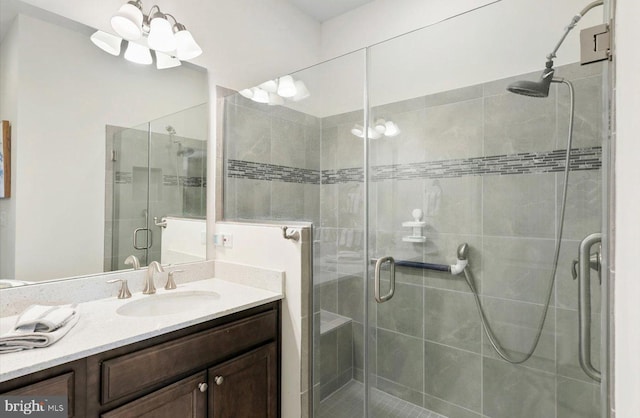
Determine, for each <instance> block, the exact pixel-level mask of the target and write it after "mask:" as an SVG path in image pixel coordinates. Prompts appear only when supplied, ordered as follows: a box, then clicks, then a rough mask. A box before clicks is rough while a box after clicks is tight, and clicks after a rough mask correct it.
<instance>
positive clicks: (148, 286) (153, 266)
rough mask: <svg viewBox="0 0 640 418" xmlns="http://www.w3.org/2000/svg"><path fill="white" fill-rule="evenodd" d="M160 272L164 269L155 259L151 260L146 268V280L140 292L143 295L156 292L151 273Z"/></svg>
mask: <svg viewBox="0 0 640 418" xmlns="http://www.w3.org/2000/svg"><path fill="white" fill-rule="evenodd" d="M156 271H157V272H158V273H162V272H163V271H164V269H163V268H162V266H161V265H160V263H158V262H157V261H152V262H151V263H149V267H148V269H147V280H146V281H145V282H144V290H143V291H142V293H144V294H145V295H153V294H154V293H156V286H155V284H154V283H153V273H154V272H156Z"/></svg>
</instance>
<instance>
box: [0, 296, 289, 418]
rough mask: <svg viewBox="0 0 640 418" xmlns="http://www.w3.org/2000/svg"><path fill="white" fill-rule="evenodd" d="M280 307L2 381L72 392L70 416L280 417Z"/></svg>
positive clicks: (8, 389) (17, 390)
mask: <svg viewBox="0 0 640 418" xmlns="http://www.w3.org/2000/svg"><path fill="white" fill-rule="evenodd" d="M280 329H281V327H280V302H272V303H268V304H265V305H262V306H258V307H255V308H251V309H248V310H246V311H242V312H238V313H236V314H231V315H227V316H225V317H222V318H219V319H216V320H213V321H209V322H206V323H202V324H198V325H194V326H192V327H189V328H185V329H181V330H178V331H174V332H171V333H169V334H164V335H160V336H158V337H154V338H151V339H149V340H145V341H140V342H138V343H134V344H131V345H128V346H124V347H119V348H116V349H113V350H109V351H106V352H103V353H99V354H95V355H92V356H90V357H87V358H84V359H80V360H76V361H74V362H72V363H67V364H65V365H61V366H56V367H54V368H51V369H48V370H43V371H41V372H37V373H33V374H31V375H27V376H23V377H20V378H17V379H13V380H10V381H7V382H1V383H0V394H3V395H24V396H43V395H44V396H47V395H48V396H53V395H59V396H64V395H66V396H67V397H68V399H69V417H77V418H80V417H90V418H98V417H100V418H124V417H127V418H128V417H145V418H165V417H167V418H176V417H180V418H204V417H213V418H223V417H224V418H235V417H238V418H251V417H256V418H262V417H264V418H277V417H278V416H279V414H280V406H279V403H280V383H279V369H280V332H281V331H280Z"/></svg>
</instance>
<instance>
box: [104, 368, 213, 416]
mask: <svg viewBox="0 0 640 418" xmlns="http://www.w3.org/2000/svg"><path fill="white" fill-rule="evenodd" d="M206 384H207V383H206V374H205V373H204V372H202V373H198V374H197V375H194V376H191V377H188V378H186V379H184V380H181V381H179V382H176V383H174V384H172V385H169V386H167V387H165V388H162V389H160V390H158V391H155V392H153V393H151V394H149V395H147V396H144V397H142V398H140V399H138V400H135V401H133V402H129V403H128V404H126V405H123V406H121V407H120V408H116V409H114V410H112V411H109V412H107V413H105V414H102V415H101V417H102V418H129V417H140V418H178V417H179V418H205V417H206V416H207V396H206V391H207V386H206Z"/></svg>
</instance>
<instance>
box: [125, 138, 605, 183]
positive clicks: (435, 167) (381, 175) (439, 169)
mask: <svg viewBox="0 0 640 418" xmlns="http://www.w3.org/2000/svg"><path fill="white" fill-rule="evenodd" d="M564 159H565V150H554V151H546V152H524V153H519V154H509V155H493V156H489V157H474V158H462V159H455V160H440V161H426V162H421V163H411V164H391V165H380V166H375V167H373V169H372V170H371V172H372V179H373V181H382V180H408V179H416V178H449V177H464V176H485V175H486V176H495V175H500V176H502V175H510V174H539V173H555V172H560V171H563V170H564ZM570 164H571V170H572V171H581V170H598V169H600V168H601V167H602V148H601V147H590V148H576V149H573V150H571V162H570ZM117 175H118V173H116V176H117ZM363 176H364V174H363V169H362V168H361V167H355V168H341V169H337V170H322V172H320V171H318V170H309V169H304V168H295V167H287V166H282V165H274V164H264V163H255V162H250V161H241V160H228V162H227V177H230V178H242V179H250V180H265V181H282V182H285V183H307V184H321V182H322V184H338V183H349V182H362V181H363Z"/></svg>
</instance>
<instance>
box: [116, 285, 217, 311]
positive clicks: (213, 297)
mask: <svg viewBox="0 0 640 418" xmlns="http://www.w3.org/2000/svg"><path fill="white" fill-rule="evenodd" d="M218 299H220V295H219V294H217V293H216V292H206V291H197V290H196V291H185V292H180V291H175V292H174V293H163V294H161V295H148V296H145V297H144V298H143V299H138V300H134V301H131V302H129V303H125V304H124V305H122V306H121V307H119V308H118V309H116V313H118V314H120V315H124V316H159V315H171V314H177V313H182V312H185V311H189V310H191V309H199V308H202V307H205V306H207V305H208V304H211V303H214V302H215V301H217V300H218Z"/></svg>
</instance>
